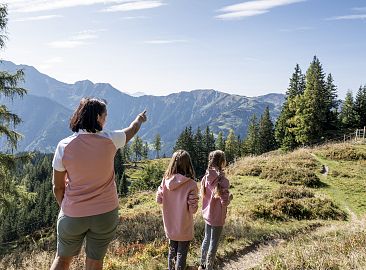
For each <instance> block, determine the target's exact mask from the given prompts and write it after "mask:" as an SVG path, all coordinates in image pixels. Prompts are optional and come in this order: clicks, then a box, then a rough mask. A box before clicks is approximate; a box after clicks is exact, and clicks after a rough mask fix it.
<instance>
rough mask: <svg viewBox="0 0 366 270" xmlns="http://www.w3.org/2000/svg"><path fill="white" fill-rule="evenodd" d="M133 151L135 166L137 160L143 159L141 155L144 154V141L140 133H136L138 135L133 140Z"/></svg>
mask: <svg viewBox="0 0 366 270" xmlns="http://www.w3.org/2000/svg"><path fill="white" fill-rule="evenodd" d="M131 151H132V153H133V155H134V162H135V166H136V162H137V161H138V160H141V157H142V155H143V142H142V139H141V138H140V137H139V136H138V135H136V137H135V138H134V140H133V141H132V144H131Z"/></svg>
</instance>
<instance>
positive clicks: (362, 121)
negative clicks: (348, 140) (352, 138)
mask: <svg viewBox="0 0 366 270" xmlns="http://www.w3.org/2000/svg"><path fill="white" fill-rule="evenodd" d="M354 109H355V112H356V114H357V124H356V125H357V128H362V127H364V126H366V84H365V85H364V86H363V87H362V86H360V88H359V89H358V91H357V94H356V99H355V102H354Z"/></svg>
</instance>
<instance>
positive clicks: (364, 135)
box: [343, 127, 366, 142]
mask: <svg viewBox="0 0 366 270" xmlns="http://www.w3.org/2000/svg"><path fill="white" fill-rule="evenodd" d="M365 139H366V127H363V129H356V130H355V132H353V133H349V134H344V138H343V141H344V142H346V141H355V142H360V141H365Z"/></svg>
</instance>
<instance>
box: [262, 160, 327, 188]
mask: <svg viewBox="0 0 366 270" xmlns="http://www.w3.org/2000/svg"><path fill="white" fill-rule="evenodd" d="M259 177H261V178H264V179H269V180H272V181H276V182H278V183H280V184H288V185H303V186H307V187H319V186H320V184H321V182H320V179H319V177H318V176H317V175H316V174H315V173H314V172H313V171H311V170H309V169H300V168H292V167H288V166H285V165H283V166H280V165H273V166H267V167H265V168H263V171H262V173H261V174H260V176H259Z"/></svg>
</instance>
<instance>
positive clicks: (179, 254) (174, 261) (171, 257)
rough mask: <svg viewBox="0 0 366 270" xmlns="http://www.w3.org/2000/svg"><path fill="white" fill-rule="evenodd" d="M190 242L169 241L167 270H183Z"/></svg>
mask: <svg viewBox="0 0 366 270" xmlns="http://www.w3.org/2000/svg"><path fill="white" fill-rule="evenodd" d="M189 243H190V241H174V240H170V239H169V254H168V269H169V270H184V269H185V268H186V260H187V254H188V249H189Z"/></svg>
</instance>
